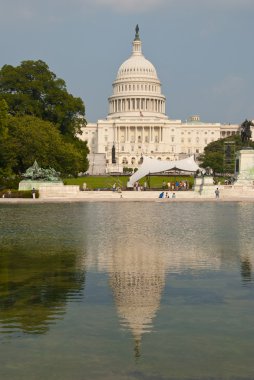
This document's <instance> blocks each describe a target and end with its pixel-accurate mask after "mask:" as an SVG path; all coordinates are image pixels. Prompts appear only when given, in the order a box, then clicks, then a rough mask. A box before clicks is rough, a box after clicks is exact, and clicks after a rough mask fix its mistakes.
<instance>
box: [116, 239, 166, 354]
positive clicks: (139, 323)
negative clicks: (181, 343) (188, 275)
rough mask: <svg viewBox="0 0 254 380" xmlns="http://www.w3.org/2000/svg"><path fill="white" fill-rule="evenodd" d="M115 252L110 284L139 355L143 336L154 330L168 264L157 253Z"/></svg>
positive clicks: (125, 326)
mask: <svg viewBox="0 0 254 380" xmlns="http://www.w3.org/2000/svg"><path fill="white" fill-rule="evenodd" d="M118 248H119V249H118V250H117V251H116V252H114V253H113V257H112V266H111V268H110V285H111V288H112V291H113V295H114V299H115V302H116V306H117V311H118V315H119V317H120V322H121V326H123V327H124V328H128V329H130V330H131V332H132V335H133V337H134V339H135V343H136V349H135V350H136V356H139V355H140V352H139V346H140V342H141V338H142V335H143V334H144V333H148V332H150V331H151V330H152V326H153V319H154V317H155V316H156V313H157V311H158V309H159V307H160V299H161V294H162V291H163V288H164V284H165V264H164V261H163V259H162V257H161V256H160V255H158V253H157V251H156V250H154V251H150V252H148V251H147V250H146V251H145V250H142V247H141V246H140V247H136V248H135V249H134V250H131V249H130V250H129V249H127V250H126V248H125V249H121V248H120V247H118Z"/></svg>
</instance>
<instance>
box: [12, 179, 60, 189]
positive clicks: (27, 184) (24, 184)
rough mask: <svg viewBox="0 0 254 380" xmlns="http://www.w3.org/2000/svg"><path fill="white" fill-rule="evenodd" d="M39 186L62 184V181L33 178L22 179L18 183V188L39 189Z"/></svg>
mask: <svg viewBox="0 0 254 380" xmlns="http://www.w3.org/2000/svg"><path fill="white" fill-rule="evenodd" d="M40 186H43V187H52V186H54V187H55V186H63V182H62V181H52V182H50V181H35V180H23V181H20V183H19V190H32V189H35V190H39V189H40Z"/></svg>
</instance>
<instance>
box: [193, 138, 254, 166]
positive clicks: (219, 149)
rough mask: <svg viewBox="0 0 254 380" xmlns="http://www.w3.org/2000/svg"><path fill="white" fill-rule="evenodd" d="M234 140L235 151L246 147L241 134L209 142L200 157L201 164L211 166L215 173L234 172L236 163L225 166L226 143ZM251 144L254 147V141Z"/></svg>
mask: <svg viewBox="0 0 254 380" xmlns="http://www.w3.org/2000/svg"><path fill="white" fill-rule="evenodd" d="M227 141H229V142H234V144H235V152H237V151H238V150H240V149H242V148H243V147H244V145H246V144H243V143H242V141H241V138H240V136H239V135H235V136H230V137H227V138H225V139H221V140H217V141H214V142H211V143H210V144H208V145H207V146H206V147H205V149H204V154H202V155H201V156H200V157H199V160H200V161H201V165H200V166H202V167H203V168H206V167H208V166H209V167H210V168H212V169H213V170H214V172H215V173H224V172H227V173H233V172H234V165H231V167H229V166H228V165H227V167H226V168H225V160H224V158H225V157H224V155H225V143H226V142H227ZM250 146H251V147H253V148H254V142H252V141H251V142H250Z"/></svg>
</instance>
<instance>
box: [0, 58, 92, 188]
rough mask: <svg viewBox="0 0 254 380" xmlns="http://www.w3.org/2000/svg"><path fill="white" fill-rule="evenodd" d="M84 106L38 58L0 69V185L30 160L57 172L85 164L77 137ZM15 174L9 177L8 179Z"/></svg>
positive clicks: (82, 168) (71, 172) (75, 171)
mask: <svg viewBox="0 0 254 380" xmlns="http://www.w3.org/2000/svg"><path fill="white" fill-rule="evenodd" d="M84 112H85V107H84V104H83V102H82V100H81V99H80V98H75V97H73V96H72V95H71V94H69V93H68V92H67V90H66V85H65V82H64V81H63V80H62V79H59V78H57V77H56V75H55V74H54V73H52V72H51V71H50V70H49V68H48V66H47V65H46V63H44V62H43V61H24V62H22V63H21V64H20V66H17V67H13V66H10V65H5V66H3V67H2V69H1V70H0V186H6V185H8V184H9V183H11V182H12V181H13V178H15V176H14V177H13V175H17V176H20V174H21V173H24V172H25V171H26V169H27V168H28V167H29V166H31V165H32V164H33V162H34V161H35V160H37V161H38V163H39V165H40V166H41V167H43V168H48V167H52V168H54V169H55V170H56V171H58V172H60V173H61V175H73V176H76V175H77V174H78V173H79V172H85V171H86V170H87V168H88V161H87V153H88V148H87V144H86V142H83V141H81V140H79V139H78V138H77V136H76V135H77V133H79V132H80V128H81V120H82V124H85V123H86V122H85V119H84ZM14 180H15V179H14Z"/></svg>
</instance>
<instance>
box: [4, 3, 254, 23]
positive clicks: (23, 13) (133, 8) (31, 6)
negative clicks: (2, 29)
mask: <svg viewBox="0 0 254 380" xmlns="http://www.w3.org/2000/svg"><path fill="white" fill-rule="evenodd" d="M179 7H180V8H181V9H182V11H183V12H184V10H185V9H186V10H187V9H188V8H192V9H193V8H194V7H198V9H208V8H210V9H217V10H218V9H230V10H231V11H232V10H233V9H237V10H240V9H242V10H246V9H250V8H252V9H253V8H254V1H253V0H44V1H41V0H23V1H22V2H21V1H20V0H11V1H10V0H9V1H7V0H0V9H1V12H0V20H1V21H3V22H10V20H12V21H15V20H18V19H20V20H29V19H34V18H38V17H41V16H42V14H43V15H44V17H45V18H48V19H49V18H50V15H52V12H54V11H56V10H57V13H58V15H59V16H60V14H62V15H66V14H68V9H71V10H73V9H76V10H80V11H87V9H93V10H95V11H96V10H98V11H103V10H110V11H111V12H118V13H119V12H122V13H136V12H138V13H146V12H151V11H154V10H156V9H158V10H160V9H162V10H163V9H166V8H167V9H169V10H170V9H173V8H179Z"/></svg>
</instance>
